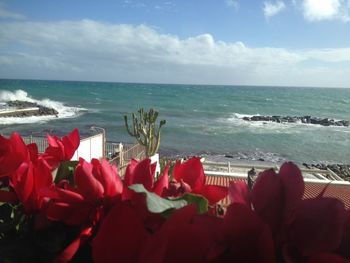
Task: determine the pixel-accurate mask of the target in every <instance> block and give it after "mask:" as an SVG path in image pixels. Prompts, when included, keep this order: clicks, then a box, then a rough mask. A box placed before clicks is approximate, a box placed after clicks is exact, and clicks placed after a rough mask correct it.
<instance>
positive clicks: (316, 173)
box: [203, 161, 344, 182]
mask: <svg viewBox="0 0 350 263" xmlns="http://www.w3.org/2000/svg"><path fill="white" fill-rule="evenodd" d="M203 167H204V169H205V170H206V172H208V173H209V174H211V175H214V174H215V175H218V174H222V173H228V174H231V173H232V172H233V174H236V175H237V172H238V173H243V174H244V173H246V172H247V171H248V170H249V169H251V168H253V167H254V169H255V170H257V171H263V170H266V169H271V168H272V169H274V170H278V169H279V168H278V167H277V166H276V165H274V166H266V165H254V164H236V163H230V162H227V163H224V162H209V161H204V162H203ZM213 170H214V171H213ZM300 170H301V172H302V173H303V175H304V177H306V178H305V179H306V180H308V179H310V180H311V181H312V180H316V181H317V180H321V181H323V182H325V181H330V180H331V181H341V182H343V181H344V179H342V178H341V177H339V176H338V175H337V174H336V173H334V172H333V171H332V170H330V169H328V168H327V170H319V169H303V168H301V169H300ZM244 176H246V175H244Z"/></svg>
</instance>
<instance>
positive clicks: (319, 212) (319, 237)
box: [288, 198, 345, 256]
mask: <svg viewBox="0 0 350 263" xmlns="http://www.w3.org/2000/svg"><path fill="white" fill-rule="evenodd" d="M344 223H345V210H344V204H343V203H342V202H341V201H339V200H338V199H335V198H314V199H306V200H303V201H302V202H301V203H300V205H299V206H298V208H297V209H296V210H295V217H294V222H293V223H292V224H291V225H290V227H289V230H288V233H289V234H288V235H289V241H290V243H291V244H292V245H294V246H295V247H296V248H297V249H298V250H299V251H300V253H301V254H302V255H304V256H309V255H314V254H317V253H320V252H328V251H329V252H330V251H333V250H335V249H336V248H338V247H339V245H340V242H341V239H342V236H343V229H344Z"/></svg>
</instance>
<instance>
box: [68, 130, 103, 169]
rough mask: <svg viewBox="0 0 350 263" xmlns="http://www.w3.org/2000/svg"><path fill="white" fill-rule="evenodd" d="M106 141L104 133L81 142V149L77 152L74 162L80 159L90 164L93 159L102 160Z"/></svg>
mask: <svg viewBox="0 0 350 263" xmlns="http://www.w3.org/2000/svg"><path fill="white" fill-rule="evenodd" d="M104 139H105V138H104V135H103V133H100V134H96V135H94V136H92V137H89V138H86V139H82V140H80V145H79V148H78V149H77V150H76V151H75V153H74V155H73V158H72V160H73V161H74V160H79V158H80V157H81V158H84V159H85V160H86V161H88V162H89V161H90V160H91V159H92V158H96V159H101V158H102V157H104V156H103V154H104Z"/></svg>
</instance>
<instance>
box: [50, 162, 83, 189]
mask: <svg viewBox="0 0 350 263" xmlns="http://www.w3.org/2000/svg"><path fill="white" fill-rule="evenodd" d="M78 163H79V162H78V161H62V162H61V163H60V166H59V167H58V169H57V173H56V176H55V183H58V182H60V181H62V180H67V181H69V184H70V185H74V171H75V167H77V165H78Z"/></svg>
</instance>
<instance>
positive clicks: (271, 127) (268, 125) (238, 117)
mask: <svg viewBox="0 0 350 263" xmlns="http://www.w3.org/2000/svg"><path fill="white" fill-rule="evenodd" d="M252 116H260V114H254V115H248V114H241V113H236V112H235V113H233V114H232V115H231V117H229V118H227V119H222V121H223V122H228V123H231V124H233V125H234V126H240V127H246V128H249V129H250V130H252V131H255V132H258V133H264V132H268V133H270V132H271V131H272V132H274V133H300V132H302V131H304V130H306V129H308V130H310V129H315V130H318V129H332V130H334V131H338V130H339V131H340V130H342V132H345V133H348V132H349V127H342V126H322V125H320V124H308V123H302V122H301V120H298V121H297V122H283V123H278V122H273V121H245V120H243V118H244V117H252ZM334 120H335V121H337V120H336V119H334Z"/></svg>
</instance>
